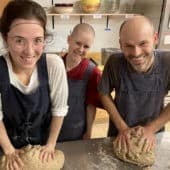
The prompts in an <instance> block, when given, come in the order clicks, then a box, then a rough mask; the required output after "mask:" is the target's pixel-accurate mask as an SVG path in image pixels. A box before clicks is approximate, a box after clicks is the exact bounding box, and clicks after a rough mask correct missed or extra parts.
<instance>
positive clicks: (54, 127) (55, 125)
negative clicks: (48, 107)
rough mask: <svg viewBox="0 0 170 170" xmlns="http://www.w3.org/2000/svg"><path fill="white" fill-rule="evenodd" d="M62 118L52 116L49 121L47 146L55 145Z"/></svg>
mask: <svg viewBox="0 0 170 170" xmlns="http://www.w3.org/2000/svg"><path fill="white" fill-rule="evenodd" d="M63 119H64V117H63V116H53V117H52V120H51V126H50V133H49V137H48V141H47V144H52V145H54V146H55V145H56V142H57V139H58V135H59V133H60V129H61V126H62V124H63Z"/></svg>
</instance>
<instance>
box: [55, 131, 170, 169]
mask: <svg viewBox="0 0 170 170" xmlns="http://www.w3.org/2000/svg"><path fill="white" fill-rule="evenodd" d="M112 141H113V139H112V138H100V139H91V140H82V141H74V142H64V143H58V144H57V148H58V149H59V150H62V151H63V152H64V154H65V163H64V168H63V170H142V169H143V168H141V167H138V166H135V165H132V164H129V163H125V162H122V161H120V160H118V159H116V158H115V157H114V155H113V151H112ZM169 159H170V132H163V133H159V134H157V147H156V161H155V164H154V165H153V166H152V167H151V170H170V160H169Z"/></svg>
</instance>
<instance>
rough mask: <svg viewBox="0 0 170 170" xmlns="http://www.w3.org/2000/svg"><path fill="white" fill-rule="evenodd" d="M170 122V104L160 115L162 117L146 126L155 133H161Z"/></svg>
mask: <svg viewBox="0 0 170 170" xmlns="http://www.w3.org/2000/svg"><path fill="white" fill-rule="evenodd" d="M168 121H170V103H169V104H168V105H167V106H166V107H165V108H164V110H163V111H162V112H161V113H160V116H159V117H158V118H157V119H155V120H153V121H152V122H150V123H149V124H148V125H146V127H147V128H149V129H150V130H151V131H152V132H153V133H156V132H157V131H159V130H160V129H161V128H162V127H163V126H164V125H165V124H166V123H167V122H168Z"/></svg>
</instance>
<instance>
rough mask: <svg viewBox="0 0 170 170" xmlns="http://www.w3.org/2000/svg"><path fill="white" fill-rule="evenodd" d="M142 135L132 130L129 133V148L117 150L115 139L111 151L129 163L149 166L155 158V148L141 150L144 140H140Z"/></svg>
mask: <svg viewBox="0 0 170 170" xmlns="http://www.w3.org/2000/svg"><path fill="white" fill-rule="evenodd" d="M141 137H142V135H139V134H137V133H136V131H135V130H134V131H133V130H132V131H131V133H130V146H131V147H130V148H129V149H128V150H125V148H121V150H119V148H118V146H117V144H116V142H115V141H113V152H114V154H115V155H116V156H117V157H118V158H119V159H121V160H123V161H125V162H129V163H133V164H136V165H138V166H142V167H144V166H151V165H153V163H154V160H155V150H154V148H152V149H151V150H149V151H145V152H144V151H143V148H144V145H145V141H143V142H141V140H140V139H141Z"/></svg>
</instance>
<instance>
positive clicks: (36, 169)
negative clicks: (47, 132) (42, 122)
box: [0, 145, 64, 170]
mask: <svg viewBox="0 0 170 170" xmlns="http://www.w3.org/2000/svg"><path fill="white" fill-rule="evenodd" d="M22 149H23V151H24V152H23V153H22V154H21V155H20V158H21V159H22V161H23V163H24V168H23V170H31V169H32V170H60V169H61V168H62V167H63V165H64V154H63V152H62V151H59V150H55V155H56V156H55V159H54V160H51V161H49V162H48V163H47V162H44V163H42V162H41V160H40V159H39V153H40V150H41V146H40V145H34V146H32V145H28V146H26V147H24V148H22ZM5 165H6V157H5V155H4V156H2V158H1V160H0V170H6V169H5Z"/></svg>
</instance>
